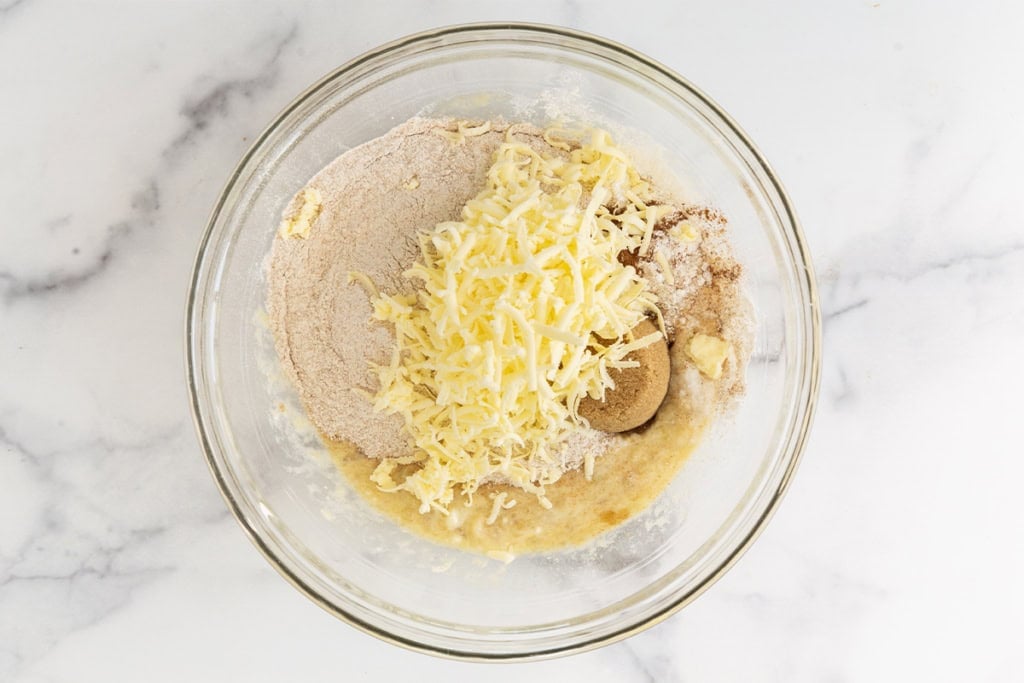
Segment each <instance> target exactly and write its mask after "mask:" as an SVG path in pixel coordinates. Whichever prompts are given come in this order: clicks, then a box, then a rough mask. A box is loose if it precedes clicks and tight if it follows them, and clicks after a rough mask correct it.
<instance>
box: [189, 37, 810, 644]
mask: <svg viewBox="0 0 1024 683" xmlns="http://www.w3.org/2000/svg"><path fill="white" fill-rule="evenodd" d="M498 32H510V33H515V32H519V33H527V34H533V35H536V36H538V37H540V38H558V39H568V40H571V41H574V43H576V44H577V45H575V46H574V47H578V46H579V45H581V44H590V45H592V46H595V47H598V48H601V49H603V50H606V51H609V52H611V53H615V54H618V55H620V56H622V57H625V58H627V59H630V60H633V61H635V62H638V63H640V64H641V65H642V66H644V67H646V68H648V69H650V70H652V71H654V72H655V73H657V74H658V75H660V76H661V77H663V78H666V79H668V80H669V81H671V82H672V83H673V84H674V85H676V86H678V87H680V88H683V89H685V90H687V91H688V92H689V93H690V94H692V95H693V96H694V97H695V98H697V99H698V100H699V101H701V102H702V103H703V104H704V105H705V106H706V107H708V108H709V109H710V110H711V111H712V112H713V113H714V114H715V115H716V116H717V117H719V119H720V120H721V122H722V123H723V124H725V126H727V127H728V128H729V130H730V132H731V133H732V134H733V135H734V136H735V137H736V140H737V141H738V142H739V143H740V144H741V145H742V146H743V147H744V148H745V151H746V152H749V154H750V155H751V156H752V157H753V161H754V162H756V165H757V166H759V167H760V170H761V171H763V172H764V175H765V179H767V181H768V182H769V183H770V185H771V188H772V189H773V190H774V192H775V193H776V196H777V199H778V200H779V202H780V203H781V208H782V210H783V212H784V216H783V217H784V219H785V221H784V222H788V224H789V226H788V227H789V229H790V231H791V234H790V235H789V238H790V241H791V243H792V247H794V249H793V253H794V255H796V256H798V257H799V259H798V261H797V263H795V266H796V268H797V270H798V271H799V272H798V273H797V275H798V285H799V287H798V289H802V290H803V291H804V292H805V294H806V296H807V300H806V302H805V303H806V305H807V311H806V312H805V316H806V317H805V325H804V327H805V332H809V334H807V335H806V342H807V345H808V351H807V352H806V354H805V356H806V357H808V359H809V362H808V363H806V367H805V368H804V370H805V371H804V373H803V375H802V376H801V377H800V378H799V381H798V382H797V385H796V390H795V392H796V395H797V396H799V397H800V399H801V400H800V401H798V402H797V410H798V412H800V413H802V414H800V415H799V418H798V421H797V422H796V423H795V424H794V425H793V426H794V429H793V431H792V432H791V438H792V441H791V443H792V446H791V455H790V458H789V462H788V463H787V464H786V467H785V470H784V471H783V473H782V476H781V478H780V481H779V484H778V486H777V488H776V489H775V491H773V492H772V493H771V495H770V497H769V499H768V501H767V503H766V506H765V509H764V511H763V512H762V513H761V515H760V516H758V518H757V519H756V520H755V521H754V523H753V524H752V526H751V528H750V529H749V531H748V532H747V534H746V535H745V536H743V537H742V538H741V539H740V542H739V543H738V544H737V545H736V547H735V548H733V549H732V551H731V552H729V553H728V555H726V557H725V558H724V560H723V561H722V562H721V563H720V564H719V565H718V566H717V567H715V568H714V569H713V570H712V571H711V573H710V574H708V576H707V577H706V578H705V579H704V580H702V581H701V582H700V583H698V584H697V585H696V586H694V587H693V588H691V589H690V590H688V591H686V592H685V593H683V594H681V595H679V596H677V597H676V598H675V599H674V600H671V601H669V602H668V604H666V605H665V606H663V607H662V608H661V609H660V610H658V611H656V612H654V613H653V614H650V615H649V616H648V617H646V618H644V619H642V620H640V621H637V622H636V623H632V624H627V625H625V626H624V627H622V628H620V629H616V630H612V631H610V632H608V633H603V634H600V635H597V636H589V637H586V638H583V639H581V640H579V641H576V642H572V643H569V644H565V645H559V646H556V647H551V648H539V649H532V650H529V651H521V652H502V653H495V652H478V651H472V650H470V649H465V650H458V649H451V648H444V647H439V646H437V645H433V644H430V643H423V642H419V641H416V640H413V639H411V638H406V637H403V636H399V635H396V634H394V633H392V632H390V631H387V630H385V629H384V628H382V627H380V626H377V625H375V624H372V623H369V622H367V621H365V620H364V619H361V618H359V617H357V616H356V615H354V614H350V613H348V612H346V611H345V610H344V609H342V608H341V607H339V606H337V605H335V604H333V603H332V602H330V601H328V600H327V599H326V598H325V597H324V596H322V595H321V594H320V593H318V592H317V590H316V589H315V588H313V587H312V586H311V585H310V584H309V583H307V582H306V581H305V580H304V579H303V578H302V577H301V576H299V575H298V574H297V573H296V572H294V571H293V570H292V569H291V568H290V567H289V566H288V565H287V564H286V563H285V562H284V561H282V560H281V559H280V558H279V557H278V556H277V555H276V554H275V552H274V550H273V549H272V548H271V547H270V546H269V545H268V544H267V543H266V542H265V541H264V540H263V538H262V537H261V536H260V534H259V532H258V531H257V529H256V525H254V524H253V522H252V521H251V520H250V519H249V518H248V517H247V516H246V513H245V512H244V510H243V509H242V507H241V505H240V504H239V502H238V501H237V500H236V498H235V496H234V494H233V493H232V491H231V488H230V486H229V484H228V482H227V481H226V479H225V477H224V474H223V473H222V472H221V469H220V466H219V465H218V458H217V456H216V455H215V452H214V447H213V445H212V442H211V438H210V433H211V432H212V431H214V428H213V427H212V426H211V425H209V424H208V420H209V415H208V414H207V413H206V412H204V407H203V406H202V405H201V403H202V401H201V399H200V395H199V393H200V392H199V386H198V385H199V382H198V380H197V378H198V374H199V373H198V370H197V368H199V367H205V364H204V363H203V361H202V360H201V358H200V355H201V349H200V343H199V340H200V338H201V336H202V335H201V332H202V329H201V328H202V324H203V321H202V320H200V319H198V318H197V317H196V314H197V292H198V291H199V285H200V281H201V280H202V279H203V276H204V275H205V273H206V270H207V265H208V264H206V263H205V257H206V253H207V247H208V246H209V244H210V240H211V238H212V236H213V232H214V228H215V227H216V224H217V222H218V219H219V217H220V214H221V212H222V210H223V209H224V206H225V203H226V201H227V198H228V196H229V194H230V193H231V190H232V189H233V187H234V186H235V184H236V182H237V181H238V179H239V177H240V176H241V174H242V172H243V170H244V169H245V168H246V166H247V165H248V163H249V161H250V159H251V158H252V157H253V156H254V155H255V153H256V152H257V150H259V148H260V147H261V146H262V145H263V143H264V141H265V140H266V139H267V138H268V137H269V136H270V135H271V134H272V133H273V132H274V131H275V130H276V129H277V128H278V127H279V125H280V124H281V123H282V122H283V121H285V119H287V118H288V116H289V115H290V114H291V113H292V112H293V111H294V110H295V109H297V108H298V107H299V106H301V105H302V104H303V103H304V102H305V101H306V100H307V99H308V98H309V97H311V96H312V95H314V94H315V93H317V92H318V91H319V90H320V89H321V88H322V87H323V86H325V85H326V84H327V83H329V82H333V81H334V80H335V79H336V78H338V77H341V76H343V75H344V74H346V73H349V72H352V71H355V70H357V69H359V68H360V67H361V66H363V65H365V64H367V63H372V62H373V61H374V60H377V59H380V58H383V57H385V56H387V55H388V54H390V53H393V52H396V51H400V50H402V49H403V48H409V47H411V46H414V45H417V44H421V43H429V42H430V41H435V40H437V39H440V38H444V37H451V36H458V35H461V34H467V33H480V34H487V33H498ZM799 276H802V278H801V277H799ZM184 323H185V325H184V327H185V349H184V350H185V374H186V381H187V384H188V391H189V405H190V409H191V413H192V421H193V424H194V426H195V429H196V434H197V436H198V439H199V442H200V445H201V447H202V449H203V454H204V457H205V459H206V464H207V466H208V467H209V469H210V473H211V475H212V477H213V479H214V481H215V482H216V484H217V488H218V490H219V491H220V494H221V496H222V497H223V499H224V501H225V503H226V504H227V506H228V508H229V509H230V510H231V513H232V515H233V516H234V518H235V521H236V522H237V523H238V524H239V526H241V527H242V530H243V531H244V532H245V534H246V536H248V538H249V540H250V541H251V542H252V544H253V545H254V546H255V547H256V548H257V550H258V551H259V552H260V554H262V555H263V557H264V559H265V560H266V561H267V562H268V563H269V564H270V565H271V566H272V567H273V568H274V569H275V570H276V571H277V572H278V573H279V574H280V575H281V576H282V577H284V578H285V579H286V580H287V581H288V582H289V583H291V584H292V586H294V587H295V588H296V589H297V590H299V591H300V592H301V593H303V594H304V595H305V596H306V597H307V598H309V599H310V600H311V601H312V602H314V603H315V604H317V605H319V606H320V607H321V608H322V609H324V610H325V611H327V612H328V613H330V614H332V615H334V616H335V617H337V618H339V619H341V620H342V621H344V622H346V623H348V624H349V625H351V626H353V627H355V628H356V629H358V630H360V631H362V632H363V633H366V634H369V635H372V636H374V637H376V638H379V639H381V640H383V641H385V642H389V643H392V644H394V645H398V646H400V647H403V648H405V649H408V650H411V651H414V652H420V653H426V654H431V655H434V656H437V657H441V658H445V659H451V660H460V661H476V662H500V661H505V662H508V661H536V660H542V659H551V658H554V657H559V656H564V655H568V654H576V653H582V652H587V651H590V650H594V649H597V648H599V647H603V646H605V645H610V644H612V643H615V642H618V641H621V640H624V639H626V638H628V637H630V636H632V635H635V634H637V633H640V632H642V631H644V630H647V629H648V628H650V627H652V626H655V625H657V624H659V623H661V622H662V621H664V620H665V619H667V618H668V617H670V616H672V615H673V614H675V613H677V612H679V611H680V610H681V609H683V608H684V607H686V606H687V605H689V604H690V603H691V602H693V601H694V600H696V599H697V598H698V597H700V596H701V595H702V594H703V593H704V592H705V591H706V590H708V589H709V588H710V587H711V586H712V585H714V584H715V583H716V582H717V581H718V580H719V579H720V578H721V577H722V576H723V575H724V574H725V573H726V572H728V571H729V569H731V568H732V566H733V565H735V564H736V562H737V561H738V560H739V558H740V557H742V555H743V554H744V553H745V552H746V551H747V549H748V548H749V547H750V546H751V545H752V544H753V542H754V541H756V540H757V538H758V537H759V536H760V535H761V533H762V532H763V531H764V528H765V526H766V525H767V523H768V522H769V521H770V520H771V518H772V516H773V515H774V513H775V511H776V509H777V508H778V505H779V503H780V502H781V500H782V498H783V496H784V495H785V493H786V491H787V490H788V489H789V486H790V483H791V481H792V478H793V475H794V473H795V472H796V469H797V467H798V465H799V463H800V461H801V459H802V457H803V452H804V449H805V447H806V445H807V440H808V438H809V434H810V427H811V424H812V422H813V418H814V414H815V411H816V408H817V400H818V394H819V387H820V376H821V355H822V349H821V346H822V338H821V311H820V305H819V299H818V292H817V284H816V279H815V274H814V268H813V265H812V263H811V259H810V251H809V249H808V247H807V243H806V238H805V237H804V234H803V230H802V228H801V225H800V221H799V219H798V218H797V215H796V212H795V211H794V209H793V206H792V202H791V200H790V198H789V196H788V194H787V193H786V191H785V189H784V188H783V186H782V183H781V182H780V180H779V178H778V176H777V175H776V173H775V171H774V170H773V169H772V167H771V165H770V164H769V163H768V161H767V160H766V159H765V157H764V155H763V154H762V153H761V152H760V150H759V149H758V148H757V147H756V146H755V145H754V143H753V142H752V141H751V140H750V138H749V137H748V136H747V135H746V133H744V131H743V130H742V129H741V128H740V127H739V125H738V124H737V123H736V122H735V121H734V120H733V119H732V117H731V116H729V115H728V114H727V113H726V112H725V111H724V110H723V109H722V107H720V106H719V105H718V104H717V103H715V102H714V101H713V100H712V99H711V98H710V97H709V96H708V95H707V94H706V93H704V92H703V91H702V90H701V89H700V88H698V87H696V86H695V85H693V84H692V83H690V82H689V81H688V80H687V79H685V78H683V77H682V76H680V75H679V74H677V73H676V72H675V71H674V70H672V69H670V68H669V67H667V66H665V65H664V64H661V63H660V62H658V61H657V60H654V59H652V58H650V57H648V56H646V55H644V54H642V53H640V52H638V51H636V50H633V49H632V48H629V47H627V46H625V45H623V44H621V43H618V42H616V41H613V40H610V39H607V38H603V37H600V36H596V35H594V34H591V33H587V32H583V31H578V30H576V29H571V28H566V27H562V26H555V25H550V24H541V23H530V22H475V23H464V24H455V25H448V26H441V27H436V28H431V29H427V30H424V31H419V32H416V33H412V34H409V35H406V36H404V37H401V38H397V39H395V40H392V41H389V42H386V43H383V44H381V45H379V46H378V47H375V48H373V49H371V50H369V51H367V52H364V53H362V54H360V55H358V56H356V57H354V58H353V59H351V60H349V61H347V62H345V63H344V64H342V65H341V66H339V67H337V68H335V69H333V70H331V71H330V72H329V73H327V74H325V75H324V76H323V77H321V78H320V79H319V80H317V81H316V82H315V83H313V84H312V85H310V86H309V87H308V88H306V89H305V90H304V91H302V92H301V93H300V94H299V95H298V96H296V97H295V98H294V99H293V100H292V101H291V102H290V103H289V104H288V105H287V106H285V107H284V108H283V109H282V110H281V111H280V112H279V113H278V114H277V115H276V116H275V117H274V118H273V119H272V120H271V122H270V123H269V124H268V125H267V126H266V127H265V128H264V129H263V131H262V132H261V133H260V134H259V135H258V136H256V137H255V138H254V140H253V142H252V144H251V145H250V146H249V148H248V150H247V151H246V152H245V154H243V155H242V157H241V159H240V160H239V162H238V163H237V164H236V166H235V168H234V170H233V171H232V172H231V174H230V175H229V176H228V179H227V181H226V182H225V184H224V186H223V188H222V189H221V192H220V194H219V196H218V198H217V201H216V203H215V204H214V207H213V209H212V210H211V212H210V216H209V218H208V220H207V223H206V227H205V229H204V231H203V235H202V237H201V239H200V242H199V246H198V249H197V252H196V257H195V261H194V264H193V268H192V272H191V276H190V278H189V287H188V297H187V303H186V310H185V320H184Z"/></svg>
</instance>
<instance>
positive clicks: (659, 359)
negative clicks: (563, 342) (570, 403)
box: [580, 320, 670, 432]
mask: <svg viewBox="0 0 1024 683" xmlns="http://www.w3.org/2000/svg"><path fill="white" fill-rule="evenodd" d="M657 331H658V328H657V327H656V326H655V324H654V323H653V322H651V321H650V320H644V321H643V322H641V323H640V324H639V325H637V326H636V327H635V328H633V335H634V337H636V338H640V337H644V336H646V335H649V334H653V333H655V332H657ZM627 359H629V360H635V361H637V362H639V363H640V367H636V368H625V369H622V370H618V369H615V370H611V371H610V372H611V377H612V379H613V380H614V381H615V388H614V389H609V390H608V391H606V392H605V395H604V400H603V401H598V400H596V399H592V398H590V397H584V399H583V400H582V401H581V402H580V415H581V416H582V417H584V418H586V419H587V421H589V422H590V426H591V427H593V428H594V429H600V430H601V431H604V432H625V431H629V430H630V429H634V428H636V427H639V426H640V425H642V424H644V423H645V422H647V421H648V420H650V419H651V418H652V417H653V416H654V414H655V413H656V412H658V407H659V406H661V402H662V401H663V400H664V399H665V393H666V392H667V391H668V380H669V374H670V372H669V371H670V366H669V358H668V343H667V342H666V341H665V339H664V337H663V338H661V339H659V340H658V341H656V342H655V343H653V344H650V345H649V346H646V347H644V348H642V349H639V350H637V351H634V352H633V353H632V354H630V355H629V356H627Z"/></svg>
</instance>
